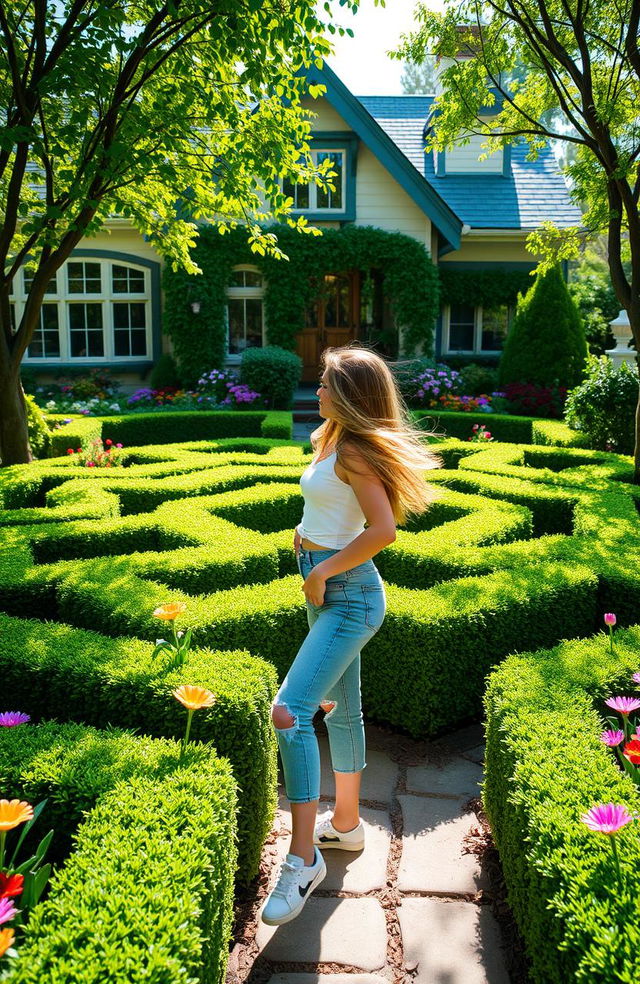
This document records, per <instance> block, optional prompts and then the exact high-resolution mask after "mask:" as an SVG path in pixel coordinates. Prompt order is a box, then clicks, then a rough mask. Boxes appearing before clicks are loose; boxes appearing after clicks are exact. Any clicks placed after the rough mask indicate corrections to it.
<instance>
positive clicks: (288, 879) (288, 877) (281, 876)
mask: <svg viewBox="0 0 640 984" xmlns="http://www.w3.org/2000/svg"><path fill="white" fill-rule="evenodd" d="M299 871H300V869H299V868H296V867H295V866H294V865H292V864H289V862H288V861H283V862H282V864H281V865H280V871H279V873H278V881H277V882H276V887H275V888H274V890H273V893H272V894H273V895H279V896H280V897H281V898H283V899H286V897H287V894H288V893H289V891H290V889H291V888H292V886H293V881H294V878H295V877H296V875H297V874H298V873H299Z"/></svg>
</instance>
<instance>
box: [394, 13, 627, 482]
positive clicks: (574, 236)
mask: <svg viewBox="0 0 640 984" xmlns="http://www.w3.org/2000/svg"><path fill="white" fill-rule="evenodd" d="M416 16H417V19H418V22H419V28H418V30H417V31H416V32H414V33H413V34H412V35H411V36H409V37H408V38H406V39H405V41H404V43H403V45H402V47H401V49H400V50H399V51H398V52H396V53H395V54H396V57H398V58H401V59H406V58H411V59H412V60H414V61H416V62H419V61H420V60H421V59H422V57H423V56H424V54H425V53H427V52H430V53H431V52H435V54H436V55H438V56H440V57H441V58H443V59H446V62H445V64H446V66H447V67H446V68H445V70H444V71H443V73H442V74H441V76H440V80H441V82H442V84H443V93H442V96H441V97H440V98H439V100H438V103H437V108H438V113H437V116H436V118H435V120H434V123H435V125H434V128H433V130H432V131H431V133H430V137H429V147H430V148H433V147H435V148H438V149H446V148H447V147H451V146H453V145H454V144H455V143H456V141H458V140H460V139H463V140H464V139H465V134H466V135H468V134H474V133H478V134H481V135H482V136H484V137H485V138H486V147H487V152H488V153H491V152H493V151H496V150H498V149H499V148H500V147H502V146H503V144H504V143H505V142H507V143H509V142H514V141H516V140H519V139H524V140H526V141H527V143H528V145H529V151H530V155H531V156H532V157H534V158H535V155H536V153H537V152H538V151H539V149H540V148H541V147H542V146H543V145H544V144H545V143H546V142H547V141H549V140H550V141H563V142H564V143H565V144H568V145H570V146H572V147H573V148H575V154H573V155H571V157H570V158H569V159H568V161H567V164H566V165H565V168H564V171H565V173H566V174H567V176H568V177H569V179H570V183H571V188H572V195H573V198H574V200H575V201H576V202H578V203H581V204H582V206H583V207H584V208H585V212H584V215H583V223H582V226H581V227H580V228H574V229H571V230H559V229H556V228H554V227H553V226H552V225H551V224H547V225H546V226H545V227H544V228H543V229H541V230H537V231H536V232H535V233H533V234H532V235H531V236H530V237H529V247H530V248H531V250H532V252H534V253H537V254H538V255H541V256H542V268H543V269H549V268H550V267H551V266H553V265H554V263H556V262H557V261H558V259H565V258H573V257H575V256H577V255H578V251H579V247H580V244H581V242H582V241H583V240H584V239H585V238H586V237H591V236H594V235H596V234H599V233H604V234H605V235H606V237H607V253H608V263H609V270H610V274H611V281H612V283H613V287H614V289H615V292H616V296H617V298H618V301H619V302H620V307H621V308H624V309H625V310H626V311H627V313H628V315H629V322H630V324H631V328H632V331H633V336H634V339H635V343H636V349H637V350H638V351H639V352H640V213H639V211H638V201H639V197H640V171H639V163H640V116H639V115H638V103H639V100H640V50H639V48H638V34H639V28H640V0H621V2H617V0H616V2H614V0H597V2H591V3H585V0H505V2H504V3H502V2H501V0H463V2H462V3H459V2H457V0H455V2H454V0H447V5H446V7H445V10H444V13H436V12H434V11H430V10H428V9H427V7H426V6H425V5H424V4H421V5H419V6H418V8H417V11H416ZM486 106H493V107H494V109H495V113H494V114H493V115H490V116H487V115H483V114H482V112H481V110H482V109H483V107H486ZM551 110H555V111H557V113H554V114H553V115H552V116H550V115H549V112H550V111H551ZM550 120H553V121H556V120H559V122H560V123H561V125H552V123H551V122H550ZM545 121H547V122H545ZM627 237H628V245H629V250H630V267H629V269H628V270H625V266H624V263H623V244H624V243H625V241H626V239H627ZM635 418H636V419H635V434H636V439H635V450H634V456H635V481H636V482H637V483H640V401H639V403H638V406H637V407H636V413H635Z"/></svg>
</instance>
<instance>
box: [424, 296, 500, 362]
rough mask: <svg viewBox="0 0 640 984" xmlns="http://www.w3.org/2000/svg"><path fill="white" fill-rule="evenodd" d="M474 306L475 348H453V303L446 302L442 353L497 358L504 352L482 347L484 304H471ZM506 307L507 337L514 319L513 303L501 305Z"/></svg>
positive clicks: (443, 317)
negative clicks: (451, 334) (451, 339)
mask: <svg viewBox="0 0 640 984" xmlns="http://www.w3.org/2000/svg"><path fill="white" fill-rule="evenodd" d="M472 306H473V348H471V349H460V348H454V349H452V348H451V341H450V338H451V336H450V331H451V304H446V305H445V307H444V311H443V316H442V354H443V355H477V356H486V357H487V358H495V357H496V355H497V356H499V355H501V353H502V349H483V348H482V327H483V311H484V307H483V305H482V304H474V305H469V307H472ZM500 306H503V307H506V309H507V333H506V335H505V339H506V337H507V335H508V334H509V330H510V328H511V324H512V320H513V311H514V309H513V305H511V304H505V305H500Z"/></svg>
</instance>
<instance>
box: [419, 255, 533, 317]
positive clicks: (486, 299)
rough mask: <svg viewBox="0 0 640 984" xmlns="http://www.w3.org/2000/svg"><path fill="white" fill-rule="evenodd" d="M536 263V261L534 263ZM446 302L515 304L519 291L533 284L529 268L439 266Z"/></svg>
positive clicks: (443, 297) (485, 304) (493, 305)
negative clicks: (474, 268)
mask: <svg viewBox="0 0 640 984" xmlns="http://www.w3.org/2000/svg"><path fill="white" fill-rule="evenodd" d="M532 266H533V264H532ZM438 275H439V277H440V283H441V285H442V303H443V304H469V305H471V306H472V307H476V306H478V305H480V306H482V307H499V306H500V305H502V304H515V303H516V300H517V297H518V294H524V293H526V291H527V290H528V289H529V287H531V284H532V278H531V274H530V273H529V272H528V271H526V270H506V269H504V268H503V267H500V268H499V269H497V270H456V269H455V268H454V269H450V268H449V265H448V264H447V263H441V264H440V266H439V267H438Z"/></svg>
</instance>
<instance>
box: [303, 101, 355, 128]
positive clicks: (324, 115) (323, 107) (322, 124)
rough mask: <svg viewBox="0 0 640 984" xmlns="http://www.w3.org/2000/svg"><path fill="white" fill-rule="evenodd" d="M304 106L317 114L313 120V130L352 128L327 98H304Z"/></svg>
mask: <svg viewBox="0 0 640 984" xmlns="http://www.w3.org/2000/svg"><path fill="white" fill-rule="evenodd" d="M303 106H304V107H305V108H306V109H308V110H309V111H310V112H311V113H314V114H315V118H313V119H312V120H311V128H312V130H350V129H351V127H350V126H347V124H346V123H345V121H344V120H343V119H342V117H341V116H340V114H339V113H337V112H336V111H335V109H334V108H333V106H331V104H330V103H328V102H327V100H326V99H304V100H303Z"/></svg>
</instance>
